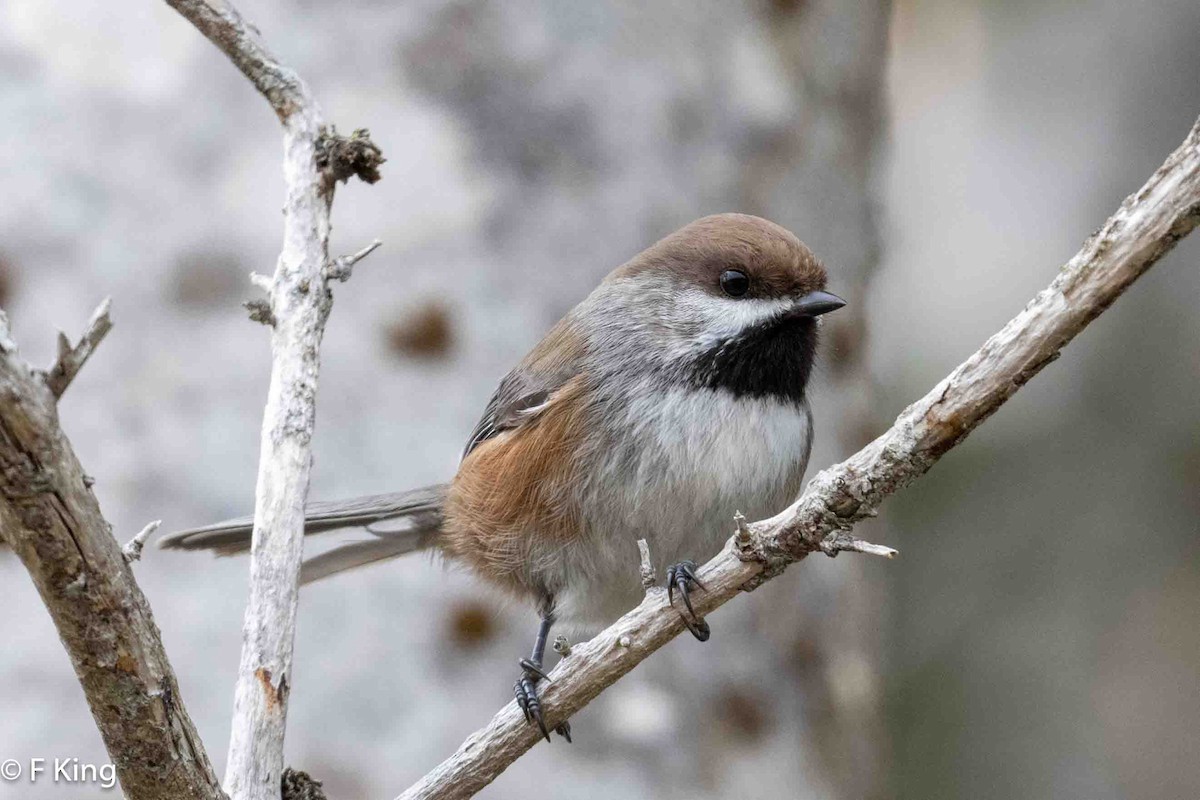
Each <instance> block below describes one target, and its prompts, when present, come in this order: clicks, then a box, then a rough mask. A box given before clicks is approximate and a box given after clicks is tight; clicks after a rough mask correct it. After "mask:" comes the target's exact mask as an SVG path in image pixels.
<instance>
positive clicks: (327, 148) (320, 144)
mask: <svg viewBox="0 0 1200 800" xmlns="http://www.w3.org/2000/svg"><path fill="white" fill-rule="evenodd" d="M385 161H387V159H386V158H384V157H383V151H382V150H380V149H379V147H378V146H377V145H376V144H375V143H374V142H372V141H371V132H370V131H368V130H367V129H366V128H359V129H358V130H356V131H354V133H352V134H350V135H349V136H348V137H347V136H341V135H339V134H338V132H337V128H334V127H333V126H332V125H331V126H329V130H327V131H326V132H325V133H323V134H321V138H320V139H318V140H317V167H319V168H320V169H322V170H324V171H325V172H327V173H328V174H329V176H330V177H332V178H333V179H334V180H335V181H341V182H342V183H345V182H346V181H348V180H350V178H352V177H353V176H355V175H357V176H358V177H359V178H361V179H362V180H363V181H366V182H367V183H375V182H376V181H378V180H379V179H380V177H382V176H381V175H380V174H379V166H380V165H381V164H382V163H383V162H385Z"/></svg>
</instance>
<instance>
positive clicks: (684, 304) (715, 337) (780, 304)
mask: <svg viewBox="0 0 1200 800" xmlns="http://www.w3.org/2000/svg"><path fill="white" fill-rule="evenodd" d="M792 303H793V301H791V300H789V299H783V298H776V299H770V300H761V299H753V298H749V299H738V298H734V297H716V296H714V295H711V294H708V293H707V292H703V291H700V290H698V289H689V290H687V291H684V292H681V293H680V296H679V300H678V310H679V311H680V312H682V313H683V314H686V315H687V316H688V317H690V318H691V319H692V320H695V321H696V322H697V323H699V330H698V332H697V336H696V338H695V339H694V340H693V341H692V342H691V343H690V344H691V345H692V346H693V347H695V349H697V350H707V349H709V348H711V347H713V346H714V345H717V344H719V343H721V342H722V341H724V340H726V339H729V338H731V337H733V336H736V335H737V334H739V333H741V332H742V331H743V330H745V329H746V328H749V327H752V326H754V325H757V324H758V323H760V322H766V321H767V320H769V319H771V318H772V317H776V316H778V315H779V314H780V313H782V312H784V311H786V310H787V309H789V308H790V307H791V306H792Z"/></svg>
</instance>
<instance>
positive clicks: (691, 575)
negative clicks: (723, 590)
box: [667, 561, 712, 642]
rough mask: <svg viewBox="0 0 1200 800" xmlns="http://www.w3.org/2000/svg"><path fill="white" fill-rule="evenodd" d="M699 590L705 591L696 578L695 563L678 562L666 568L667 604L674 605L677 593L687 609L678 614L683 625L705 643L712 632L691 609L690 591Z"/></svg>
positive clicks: (702, 619)
mask: <svg viewBox="0 0 1200 800" xmlns="http://www.w3.org/2000/svg"><path fill="white" fill-rule="evenodd" d="M695 588H699V589H700V590H702V591H707V589H705V588H704V584H702V583H701V582H700V579H699V578H697V577H696V562H695V561H680V562H679V563H678V564H672V565H671V566H669V567H667V602H669V603H670V604H671V605H675V592H679V596H680V597H681V598H682V599H683V605H684V606H685V607H686V608H687V613H686V614H685V613H683V611H680V612H679V616H680V617H682V618H683V624H684V625H686V626H687V629H688V630H689V631H691V632H692V636H695V637H696V638H697V639H699V640H700V641H702V642H707V641H708V637H709V636H710V635H712V630H711V629H710V628H709V627H708V623H707V622H705V621H704V618H703V617H701V616H698V615H697V614H696V609H694V608H692V596H691V595H692V589H695Z"/></svg>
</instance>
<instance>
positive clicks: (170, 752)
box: [0, 304, 224, 800]
mask: <svg viewBox="0 0 1200 800" xmlns="http://www.w3.org/2000/svg"><path fill="white" fill-rule="evenodd" d="M102 309H103V311H104V313H103V314H102V315H100V316H102V317H103V321H104V329H105V330H106V329H107V325H108V315H107V304H104V305H103V306H102ZM96 319H97V317H93V323H95V321H96ZM99 329H100V328H99V327H98V326H97V325H95V324H93V325H91V326H89V331H93V330H99ZM101 336H103V333H99V334H98V335H95V336H89V335H87V334H85V336H84V340H85V341H91V344H90V345H88V352H90V350H91V348H92V347H94V346H95V344H96V343H97V342H99V339H100V337H101ZM81 346H82V345H81ZM69 349H70V348H69ZM71 352H78V351H77V350H76V349H71ZM84 359H86V355H85V356H82V357H80V358H78V359H69V360H64V359H62V358H61V357H60V363H70V364H73V365H74V366H72V367H70V369H69V370H67V371H64V372H62V373H60V374H61V375H64V376H66V375H68V374H69V375H71V376H73V375H74V374H75V372H77V371H78V368H79V366H81V365H82V363H83V360H84ZM51 377H53V372H52V374H51ZM67 380H69V378H68V379H67ZM61 385H62V386H63V387H65V385H66V384H65V382H64V383H62V384H61ZM54 387H55V384H54V383H53V381H47V380H44V379H43V375H42V374H41V373H39V372H37V371H35V370H33V369H31V368H30V367H29V365H28V364H26V363H25V362H24V361H23V360H22V359H21V358H20V356H18V354H17V351H16V346H15V344H14V343H13V341H12V339H11V338H10V337H9V335H8V319H7V317H5V316H4V313H3V312H0V537H2V538H3V540H4V541H6V542H7V543H8V545H9V546H10V547H11V548H12V549H13V552H15V553H16V554H17V557H18V558H20V559H21V563H22V564H24V565H25V568H26V569H27V570H28V571H29V575H30V577H31V578H33V582H34V585H35V586H36V587H37V590H38V593H39V594H40V595H41V598H42V602H43V603H45V605H46V609H47V610H48V611H49V612H50V617H51V618H52V619H53V620H54V625H55V627H56V628H57V629H58V635H59V638H60V639H62V643H63V646H64V647H65V648H66V650H67V654H68V655H69V656H70V658H71V664H72V665H73V666H74V668H75V674H76V675H77V676H78V678H79V683H80V684H81V685H82V686H83V691H84V695H85V696H86V697H87V701H88V705H89V706H90V707H91V710H92V716H93V718H94V719H95V720H96V726H97V727H98V728H99V729H100V735H101V737H102V738H103V739H104V745H105V747H107V748H108V753H109V757H110V758H111V759H112V763H113V764H114V765H115V767H116V770H117V776H118V778H119V780H120V781H121V789H122V791H123V792H124V796H125V797H127V798H129V800H185V799H187V800H190V799H192V798H194V799H195V800H218V798H223V797H224V794H223V793H222V792H221V786H220V783H219V782H218V781H217V777H216V774H215V773H214V772H213V768H212V765H211V764H210V763H209V760H208V756H207V755H206V754H205V752H204V747H203V745H202V744H201V742H200V738H199V737H198V736H197V735H196V729H195V727H194V726H193V725H192V721H191V719H190V718H189V717H188V714H187V711H186V710H185V709H184V706H183V700H182V698H181V697H180V693H179V685H178V684H177V683H176V681H175V673H174V671H173V670H172V669H171V664H170V662H169V661H168V660H167V655H166V653H165V652H164V651H163V645H162V640H161V639H160V638H159V633H158V627H157V626H156V625H155V624H154V618H153V616H152V615H151V613H150V607H149V605H147V603H146V598H145V597H144V596H143V595H142V592H141V590H140V589H139V588H138V585H137V583H136V582H135V581H134V578H133V573H132V572H131V571H130V568H129V565H128V564H127V563H126V558H125V556H124V554H123V553H122V551H121V546H120V545H119V544H118V543H117V541H116V539H114V538H113V535H112V533H111V529H110V527H109V525H108V523H107V522H106V521H105V520H104V517H103V516H102V515H101V513H100V506H99V504H98V503H97V502H96V496H95V495H94V494H92V491H91V488H90V486H91V481H90V480H89V479H87V478H86V477H85V475H84V472H83V468H82V467H81V466H80V464H79V460H78V459H77V458H76V457H75V452H74V451H73V450H72V449H71V445H70V443H69V442H68V441H67V439H66V437H65V436H64V435H63V432H62V430H61V428H60V427H59V424H58V411H57V408H56V400H57V397H58V394H60V393H61V392H60V391H57V390H56V389H55V388H54Z"/></svg>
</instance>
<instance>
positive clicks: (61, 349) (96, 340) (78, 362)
mask: <svg viewBox="0 0 1200 800" xmlns="http://www.w3.org/2000/svg"><path fill="white" fill-rule="evenodd" d="M111 308H112V298H111V297H106V298H104V299H103V300H102V301H101V302H100V305H98V306H96V310H95V311H93V312H92V316H91V318H90V319H89V320H88V324H87V329H86V330H85V331H84V332H83V336H81V337H80V338H79V343H78V344H75V345H72V344H71V341H70V340H69V339H68V338H67V335H66V334H65V333H63V332H62V331H59V334H58V358H56V359H55V360H54V363H53V364H51V365H50V369H48V370H46V385H47V386H49V387H50V391H51V392H52V393H53V394H54V396H55V397H56V398H58V397H62V396H63V392H65V391H67V387H68V386H70V385H71V381H73V380H75V376H76V375H78V374H79V370H81V369H83V365H84V364H86V363H87V360H88V359H89V358H91V355H92V353H94V352H96V348H97V347H99V345H100V342H101V341H103V340H104V337H105V336H106V335H107V334H108V332H109V331H110V330H112V320H111V319H110V318H109V316H108V312H109V311H110V310H111Z"/></svg>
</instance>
